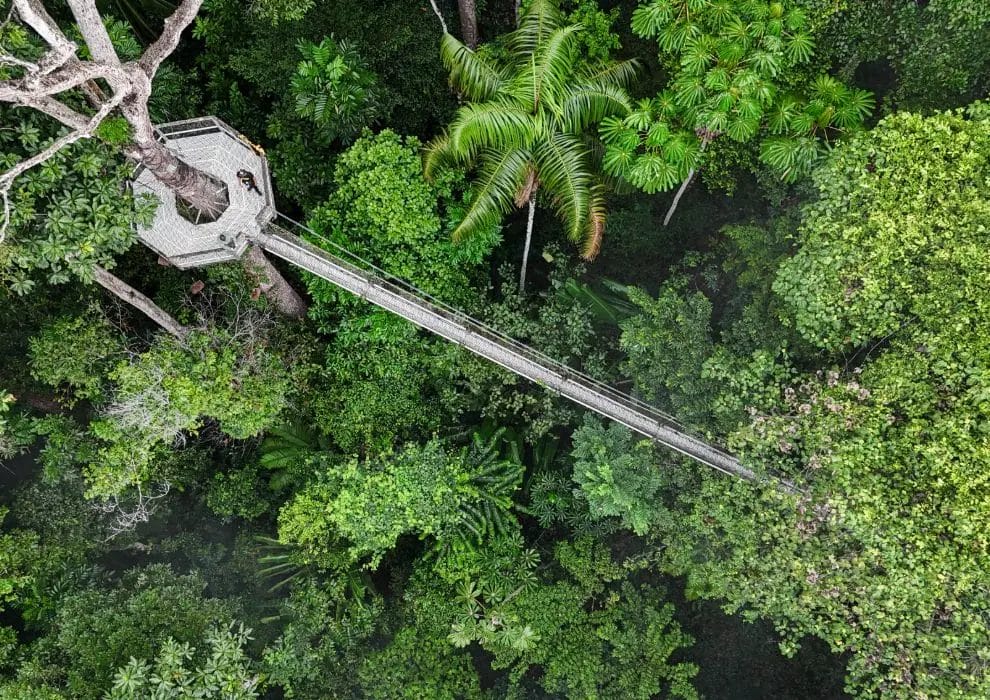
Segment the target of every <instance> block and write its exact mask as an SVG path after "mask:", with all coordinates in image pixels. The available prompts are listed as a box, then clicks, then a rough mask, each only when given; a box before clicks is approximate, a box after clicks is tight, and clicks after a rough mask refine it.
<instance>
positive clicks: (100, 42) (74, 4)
mask: <svg viewBox="0 0 990 700" xmlns="http://www.w3.org/2000/svg"><path fill="white" fill-rule="evenodd" d="M68 3H69V9H70V10H71V11H72V16H73V17H75V19H76V25H78V27H79V33H80V34H82V35H83V40H84V41H85V42H86V46H87V47H88V48H89V53H90V55H92V56H93V60H95V61H96V62H98V63H103V64H105V65H107V66H120V57H119V56H117V50H116V49H115V48H114V47H113V42H112V41H110V34H109V33H108V32H107V28H106V27H105V26H104V25H103V17H101V16H100V11H99V10H98V9H96V0H68Z"/></svg>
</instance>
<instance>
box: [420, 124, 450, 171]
mask: <svg viewBox="0 0 990 700" xmlns="http://www.w3.org/2000/svg"><path fill="white" fill-rule="evenodd" d="M456 164H457V158H456V157H455V156H454V154H453V153H452V152H451V150H450V137H449V136H448V135H447V134H446V133H443V134H441V135H440V136H437V137H436V138H435V139H433V140H432V141H430V142H429V143H428V144H426V146H425V147H424V148H423V177H425V178H426V179H427V180H428V181H431V180H433V178H434V176H436V174H437V171H439V170H442V169H443V168H446V167H449V166H452V165H456Z"/></svg>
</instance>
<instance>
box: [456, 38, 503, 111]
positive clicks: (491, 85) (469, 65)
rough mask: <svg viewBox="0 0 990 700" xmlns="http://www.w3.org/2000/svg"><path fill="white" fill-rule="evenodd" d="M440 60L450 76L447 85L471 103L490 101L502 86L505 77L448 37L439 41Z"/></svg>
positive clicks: (487, 62)
mask: <svg viewBox="0 0 990 700" xmlns="http://www.w3.org/2000/svg"><path fill="white" fill-rule="evenodd" d="M440 59H441V60H442V61H443V65H444V67H445V68H446V69H447V70H448V71H449V72H450V84H451V85H452V86H453V87H454V88H456V89H457V90H459V91H460V92H461V93H463V94H464V95H465V96H466V97H467V98H468V99H470V100H490V99H492V98H493V97H495V96H496V95H497V94H498V93H499V91H500V90H502V88H503V87H504V86H505V81H506V76H505V74H504V73H503V72H502V71H501V70H500V69H499V67H498V66H497V65H495V64H494V63H493V62H491V61H487V60H485V59H484V58H483V57H481V56H479V55H478V54H477V53H475V52H474V51H472V50H471V49H469V48H468V47H467V46H465V45H464V44H462V43H461V42H460V41H458V40H457V39H455V38H454V37H452V36H451V35H450V34H444V35H443V39H441V41H440Z"/></svg>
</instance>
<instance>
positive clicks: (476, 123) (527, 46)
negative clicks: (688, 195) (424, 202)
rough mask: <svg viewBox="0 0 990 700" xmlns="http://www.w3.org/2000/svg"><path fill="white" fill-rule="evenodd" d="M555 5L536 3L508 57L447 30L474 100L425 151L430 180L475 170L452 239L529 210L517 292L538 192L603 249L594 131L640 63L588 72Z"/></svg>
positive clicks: (584, 240)
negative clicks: (450, 171)
mask: <svg viewBox="0 0 990 700" xmlns="http://www.w3.org/2000/svg"><path fill="white" fill-rule="evenodd" d="M579 31H581V27H580V26H577V25H566V24H565V22H564V16H563V14H562V13H561V12H560V9H559V8H558V6H557V1H556V0H533V2H532V3H530V5H529V7H528V9H527V10H526V12H525V13H524V14H523V16H522V17H521V19H520V22H519V28H518V29H516V30H515V31H514V32H512V33H511V34H509V35H507V36H506V48H507V49H508V51H507V52H506V53H507V54H508V58H507V59H506V60H503V61H498V60H495V59H494V58H492V57H491V55H490V54H485V53H476V52H475V51H473V50H471V49H470V48H468V47H467V46H465V45H464V44H463V43H461V42H460V41H458V40H457V39H455V38H454V37H453V36H451V35H450V34H449V33H445V34H444V36H443V40H442V43H441V55H442V58H443V62H444V65H445V66H446V67H447V69H448V70H449V71H450V81H451V84H452V85H453V87H454V88H455V89H457V90H458V91H459V92H460V94H461V95H462V96H463V97H465V98H466V99H467V100H468V102H467V103H466V104H464V105H463V106H462V107H461V108H460V109H459V110H458V111H457V114H456V116H455V117H454V121H453V122H452V123H451V124H450V126H449V127H448V128H447V130H446V132H445V133H444V134H443V135H441V136H440V137H439V138H437V139H436V140H434V141H433V142H432V143H431V144H430V145H429V146H428V147H427V151H426V159H425V172H426V176H427V177H428V178H429V177H431V176H432V175H433V173H434V172H435V171H436V170H437V168H438V167H440V166H441V165H444V164H446V165H455V166H461V167H464V166H467V167H472V168H475V169H476V172H477V180H476V182H475V189H474V196H473V198H472V201H471V203H470V205H469V207H468V210H467V214H466V215H465V216H464V220H463V221H462V222H461V223H460V225H459V226H458V227H457V228H456V229H455V230H454V233H453V236H454V240H455V241H456V240H459V239H462V238H464V237H466V236H470V235H471V234H472V233H474V232H477V231H481V230H483V229H484V228H486V227H488V226H491V225H493V224H495V223H497V222H498V221H500V220H501V218H502V217H503V216H504V215H505V214H507V213H509V212H510V211H512V210H513V209H518V208H522V207H523V206H524V205H528V206H529V217H528V220H527V224H526V243H525V247H524V250H523V260H522V272H521V274H520V277H519V290H520V291H523V290H524V289H525V286H526V265H527V262H528V260H529V247H530V242H531V241H532V236H533V218H534V215H535V211H536V200H537V193H538V192H540V193H541V194H542V195H543V197H544V201H546V202H548V203H549V204H550V205H551V207H552V208H553V209H554V211H555V212H556V214H557V215H558V216H559V217H560V219H561V220H562V221H563V223H564V229H565V232H566V233H567V237H568V238H569V239H570V240H572V241H574V242H575V243H580V244H581V254H582V256H583V257H584V258H585V259H587V260H591V259H593V258H594V257H595V255H597V254H598V251H599V249H600V248H601V240H602V233H603V230H604V225H605V209H604V186H603V183H602V181H601V178H600V177H599V176H598V171H599V168H598V162H597V161H598V160H599V159H598V157H597V156H596V155H595V153H594V152H595V151H596V150H597V149H595V148H594V144H593V142H592V141H591V140H590V137H589V136H588V131H589V129H590V127H592V126H593V125H595V124H597V123H598V122H600V121H601V120H602V119H605V118H606V117H609V116H613V115H623V114H625V113H626V112H627V111H628V110H629V106H630V105H629V97H628V95H627V94H626V91H625V85H626V83H627V82H628V81H629V80H630V79H631V78H632V76H633V75H634V73H635V69H636V66H635V63H634V62H632V61H625V62H622V63H607V64H599V65H593V66H592V65H587V63H586V62H584V61H582V59H581V57H580V55H579V52H578V47H577V43H576V35H577V33H578V32H579Z"/></svg>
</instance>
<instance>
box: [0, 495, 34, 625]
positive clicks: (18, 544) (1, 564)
mask: <svg viewBox="0 0 990 700" xmlns="http://www.w3.org/2000/svg"><path fill="white" fill-rule="evenodd" d="M7 513H8V509H7V508H0V523H2V522H3V520H4V519H6V517H7ZM36 547H37V535H35V534H34V533H31V532H28V531H23V530H14V531H5V532H3V533H2V534H0V609H3V608H5V607H6V605H7V604H8V603H12V602H16V601H17V600H18V597H19V595H20V593H21V592H22V591H23V590H24V589H26V588H29V587H30V586H31V585H32V584H33V583H34V578H33V576H32V572H31V570H32V568H33V564H34V555H33V552H32V550H34V549H35V548H36Z"/></svg>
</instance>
